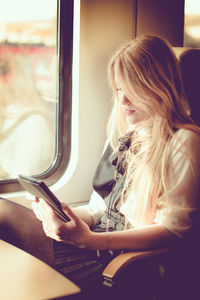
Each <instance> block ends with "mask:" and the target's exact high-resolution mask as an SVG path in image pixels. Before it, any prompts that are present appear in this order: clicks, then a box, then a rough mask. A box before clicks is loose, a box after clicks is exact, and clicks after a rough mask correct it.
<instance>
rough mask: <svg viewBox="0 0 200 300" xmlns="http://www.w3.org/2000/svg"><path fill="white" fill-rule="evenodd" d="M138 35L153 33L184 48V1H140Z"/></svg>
mask: <svg viewBox="0 0 200 300" xmlns="http://www.w3.org/2000/svg"><path fill="white" fill-rule="evenodd" d="M136 31H137V35H140V34H145V33H151V34H157V35H159V36H161V37H163V38H166V39H167V40H168V41H169V42H170V43H171V44H172V46H175V47H181V46H183V33H184V0H167V1H163V0H138V1H137V29H136Z"/></svg>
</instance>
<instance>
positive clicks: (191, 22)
mask: <svg viewBox="0 0 200 300" xmlns="http://www.w3.org/2000/svg"><path fill="white" fill-rule="evenodd" d="M184 46H185V47H193V48H199V47H200V2H199V1H196V0H185V26H184Z"/></svg>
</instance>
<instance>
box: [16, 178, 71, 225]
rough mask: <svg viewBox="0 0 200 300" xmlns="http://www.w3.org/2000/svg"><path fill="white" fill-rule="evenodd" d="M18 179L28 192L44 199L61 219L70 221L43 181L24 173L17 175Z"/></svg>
mask: <svg viewBox="0 0 200 300" xmlns="http://www.w3.org/2000/svg"><path fill="white" fill-rule="evenodd" d="M18 181H19V183H20V184H21V185H22V186H23V188H24V189H25V190H27V191H28V192H29V193H30V194H32V195H34V196H35V197H37V198H43V199H44V200H46V201H47V202H48V204H50V205H51V207H52V208H53V209H54V211H55V212H56V214H57V215H58V216H59V217H60V218H61V219H62V220H63V221H65V222H68V221H70V218H69V217H68V216H67V215H66V214H65V213H64V211H63V210H62V206H61V203H60V201H59V200H58V199H57V198H56V196H55V195H54V194H53V193H52V192H51V190H50V189H49V188H48V186H47V185H46V184H45V183H44V182H43V181H41V180H39V179H36V178H34V177H29V176H24V175H18Z"/></svg>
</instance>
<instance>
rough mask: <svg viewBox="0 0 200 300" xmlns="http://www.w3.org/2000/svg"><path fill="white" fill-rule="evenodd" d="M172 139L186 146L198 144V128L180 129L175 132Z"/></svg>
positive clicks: (199, 137) (199, 141)
mask: <svg viewBox="0 0 200 300" xmlns="http://www.w3.org/2000/svg"><path fill="white" fill-rule="evenodd" d="M173 139H174V140H175V141H178V142H180V143H186V144H195V143H200V128H198V127H197V128H196V127H194V128H191V129H190V128H189V129H186V128H181V129H179V130H177V131H176V133H175V135H174V138H173Z"/></svg>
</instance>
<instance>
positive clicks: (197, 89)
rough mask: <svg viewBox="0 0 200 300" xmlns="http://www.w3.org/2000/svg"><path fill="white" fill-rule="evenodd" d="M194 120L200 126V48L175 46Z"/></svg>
mask: <svg viewBox="0 0 200 300" xmlns="http://www.w3.org/2000/svg"><path fill="white" fill-rule="evenodd" d="M175 53H176V55H177V58H178V60H179V65H180V68H181V73H182V79H183V85H184V89H185V94H186V97H187V100H188V102H189V105H190V108H191V117H192V119H193V121H194V122H195V123H196V124H197V125H198V126H200V49H192V48H178V49H176V48H175Z"/></svg>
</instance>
